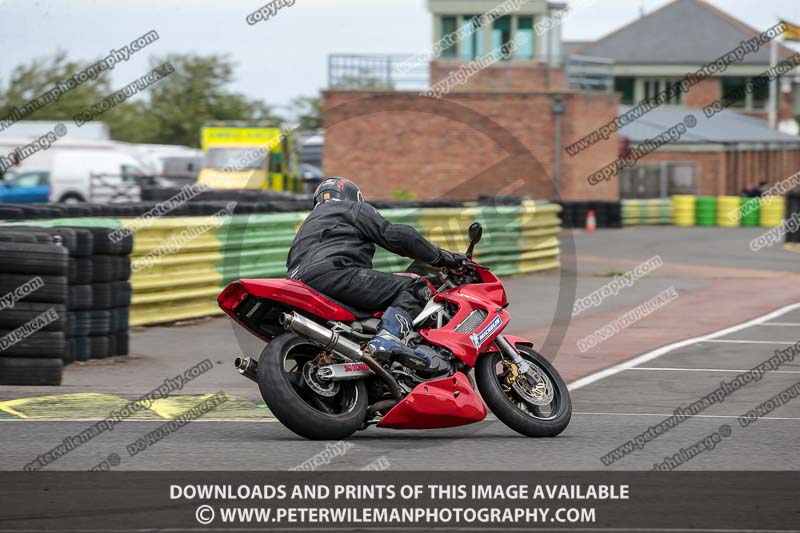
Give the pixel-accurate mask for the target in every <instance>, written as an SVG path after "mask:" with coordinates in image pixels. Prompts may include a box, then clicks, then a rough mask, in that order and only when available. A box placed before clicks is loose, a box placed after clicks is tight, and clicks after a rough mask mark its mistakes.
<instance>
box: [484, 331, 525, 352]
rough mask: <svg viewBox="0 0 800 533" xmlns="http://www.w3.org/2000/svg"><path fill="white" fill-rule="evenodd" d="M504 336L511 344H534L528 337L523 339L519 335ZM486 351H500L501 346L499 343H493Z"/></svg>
mask: <svg viewBox="0 0 800 533" xmlns="http://www.w3.org/2000/svg"><path fill="white" fill-rule="evenodd" d="M503 337H505V339H506V340H507V341H508V343H509V344H510V345H511V346H517V345H519V344H522V345H523V346H533V343H532V342H531V341H529V340H528V339H523V338H522V337H517V336H516V335H503ZM486 351H487V352H499V351H500V348H498V346H497V344H495V343H492V344H491V345H489V347H488V348H486Z"/></svg>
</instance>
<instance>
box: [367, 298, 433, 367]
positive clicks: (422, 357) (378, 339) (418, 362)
mask: <svg viewBox="0 0 800 533" xmlns="http://www.w3.org/2000/svg"><path fill="white" fill-rule="evenodd" d="M412 322H413V319H412V318H411V315H409V314H408V313H406V312H405V311H403V310H402V309H399V308H397V307H390V308H388V309H387V310H386V311H385V312H384V313H383V318H382V321H381V329H380V331H378V334H377V335H375V336H374V337H373V338H372V340H371V341H369V343H368V344H367V352H369V353H370V354H371V355H373V356H374V357H375V358H377V359H381V360H384V361H386V360H389V359H390V358H395V359H396V360H397V361H399V362H400V363H401V364H403V365H405V366H407V367H409V368H412V369H414V370H417V371H419V372H420V373H422V374H425V375H433V374H439V373H443V372H445V371H446V370H448V369H449V364H447V362H446V361H444V360H443V359H441V358H440V357H438V355H436V354H435V353H434V354H433V355H436V357H433V356H432V355H428V354H427V353H425V352H424V351H422V350H414V349H413V348H410V347H408V346H407V345H406V344H405V343H403V341H402V340H401V339H402V338H403V337H405V336H406V335H408V334H409V333H410V332H411V324H412ZM431 351H432V350H431ZM445 365H446V366H445Z"/></svg>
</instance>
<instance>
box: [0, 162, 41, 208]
mask: <svg viewBox="0 0 800 533" xmlns="http://www.w3.org/2000/svg"><path fill="white" fill-rule="evenodd" d="M49 197H50V173H49V172H47V171H45V170H31V171H27V172H20V173H17V174H11V175H8V176H6V179H5V180H4V181H3V182H2V185H1V186H0V203H4V204H39V203H46V202H47V201H48V199H49Z"/></svg>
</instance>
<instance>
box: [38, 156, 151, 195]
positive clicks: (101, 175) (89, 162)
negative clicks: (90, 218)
mask: <svg viewBox="0 0 800 533" xmlns="http://www.w3.org/2000/svg"><path fill="white" fill-rule="evenodd" d="M144 175H145V172H144V171H143V170H142V168H141V164H140V163H139V162H138V161H137V160H136V159H134V158H133V157H131V156H130V155H128V154H124V153H122V152H118V151H116V150H57V151H55V152H54V153H53V160H52V165H51V167H50V201H51V202H95V203H112V202H138V201H141V187H140V186H139V182H138V179H137V178H140V177H142V176H144Z"/></svg>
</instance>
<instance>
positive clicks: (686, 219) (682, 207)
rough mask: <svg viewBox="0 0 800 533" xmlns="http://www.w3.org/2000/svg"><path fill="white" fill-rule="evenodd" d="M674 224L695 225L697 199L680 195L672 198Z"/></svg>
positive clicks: (687, 195) (688, 195)
mask: <svg viewBox="0 0 800 533" xmlns="http://www.w3.org/2000/svg"><path fill="white" fill-rule="evenodd" d="M672 222H673V224H675V225H676V226H694V225H695V197H694V196H693V195H690V194H679V195H675V196H673V197H672Z"/></svg>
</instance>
